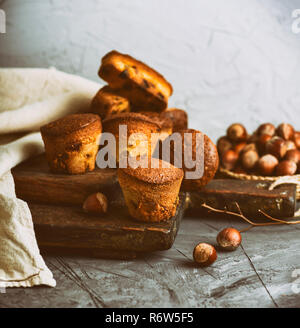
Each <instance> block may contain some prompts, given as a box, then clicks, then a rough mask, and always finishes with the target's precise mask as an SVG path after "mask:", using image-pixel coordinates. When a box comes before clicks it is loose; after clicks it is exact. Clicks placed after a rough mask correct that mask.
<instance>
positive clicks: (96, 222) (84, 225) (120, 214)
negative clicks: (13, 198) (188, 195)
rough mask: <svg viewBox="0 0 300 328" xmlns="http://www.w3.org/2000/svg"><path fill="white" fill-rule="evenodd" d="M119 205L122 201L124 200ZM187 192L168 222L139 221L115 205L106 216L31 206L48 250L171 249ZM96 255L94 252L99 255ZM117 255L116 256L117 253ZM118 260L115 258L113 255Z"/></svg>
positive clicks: (41, 241) (37, 230)
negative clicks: (60, 248) (61, 248)
mask: <svg viewBox="0 0 300 328" xmlns="http://www.w3.org/2000/svg"><path fill="white" fill-rule="evenodd" d="M118 199H119V202H121V201H120V198H118ZM184 206H185V193H181V194H180V195H179V205H178V207H177V211H176V214H175V216H174V217H172V218H171V219H170V220H168V221H164V222H154V223H153V222H149V223H146V222H139V221H136V220H134V219H133V218H131V217H130V215H129V213H128V210H127V207H126V206H125V204H123V206H118V207H117V206H116V207H114V206H112V204H109V211H108V213H106V214H105V215H104V216H101V217H99V216H97V215H92V214H90V213H84V212H83V210H82V208H81V207H76V206H68V207H67V206H54V205H45V204H33V203H29V208H30V211H31V214H32V218H33V222H34V229H35V233H36V237H37V240H38V242H39V245H41V246H48V247H51V246H52V247H63V248H82V249H87V250H88V252H89V251H90V249H94V251H95V252H97V253H98V255H99V256H101V250H106V252H104V253H105V257H107V254H108V253H107V251H109V250H111V251H118V252H119V253H120V254H121V255H120V256H121V257H124V256H125V255H124V251H125V252H131V253H129V254H130V257H133V255H134V252H137V253H139V252H145V251H148V252H149V251H154V250H165V249H169V248H170V247H171V246H172V244H173V242H174V240H175V238H176V234H177V231H178V229H179V226H180V221H181V219H182V217H183V214H184ZM95 252H94V253H95ZM113 254H114V253H113ZM113 257H115V256H113Z"/></svg>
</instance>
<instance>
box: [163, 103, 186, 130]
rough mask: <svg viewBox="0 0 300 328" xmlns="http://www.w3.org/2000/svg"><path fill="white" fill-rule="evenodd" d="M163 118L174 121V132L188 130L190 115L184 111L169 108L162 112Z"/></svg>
mask: <svg viewBox="0 0 300 328" xmlns="http://www.w3.org/2000/svg"><path fill="white" fill-rule="evenodd" d="M161 117H164V118H168V119H170V120H171V121H172V124H173V132H178V131H180V130H185V129H187V128H188V115H187V113H186V112H185V111H184V110H183V109H178V108H168V109H166V110H165V111H163V112H161Z"/></svg>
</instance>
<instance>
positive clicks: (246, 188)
mask: <svg viewBox="0 0 300 328" xmlns="http://www.w3.org/2000/svg"><path fill="white" fill-rule="evenodd" d="M269 186H270V183H269V182H265V181H246V180H234V179H214V180H212V181H210V182H209V183H208V185H206V186H205V187H203V188H202V189H200V190H199V191H196V192H190V193H189V199H190V206H189V209H190V210H189V211H188V214H190V215H192V216H194V215H196V216H198V215H199V214H202V213H203V207H202V206H201V205H202V204H203V203H206V204H207V205H209V206H212V207H214V208H217V209H222V210H225V209H227V210H228V211H232V212H238V208H237V206H236V203H238V204H239V207H240V209H241V211H242V212H243V214H244V215H249V216H251V217H255V218H256V217H260V216H262V215H261V214H260V212H259V210H263V211H264V212H265V213H268V214H269V215H271V216H273V217H285V218H287V217H293V216H294V213H295V208H296V203H297V201H296V186H295V185H282V186H279V187H277V188H276V189H274V190H269Z"/></svg>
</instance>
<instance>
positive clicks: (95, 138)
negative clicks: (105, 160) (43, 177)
mask: <svg viewBox="0 0 300 328" xmlns="http://www.w3.org/2000/svg"><path fill="white" fill-rule="evenodd" d="M101 131H102V125H101V119H100V117H99V116H98V115H95V114H73V115H67V116H65V117H63V118H61V119H58V120H56V121H53V122H51V123H48V124H46V125H44V126H42V127H41V134H42V138H43V141H44V144H45V151H46V157H47V161H48V164H49V167H50V169H51V171H53V172H55V173H69V174H80V173H84V172H87V171H92V170H94V168H95V161H96V156H97V152H98V147H99V140H100V136H101Z"/></svg>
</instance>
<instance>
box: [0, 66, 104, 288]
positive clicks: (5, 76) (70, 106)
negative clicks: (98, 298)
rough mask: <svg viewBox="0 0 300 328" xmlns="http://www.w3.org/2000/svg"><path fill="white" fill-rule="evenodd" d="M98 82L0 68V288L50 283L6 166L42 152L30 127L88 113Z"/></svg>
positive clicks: (27, 214) (28, 218)
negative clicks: (76, 114)
mask: <svg viewBox="0 0 300 328" xmlns="http://www.w3.org/2000/svg"><path fill="white" fill-rule="evenodd" d="M100 87H101V85H100V84H98V83H96V82H93V81H90V80H87V79H84V78H82V77H79V76H75V75H72V74H67V73H63V72H60V71H58V70H56V69H55V68H50V69H38V68H33V69H31V68H0V287H20V286H21V287H31V286H35V285H48V286H51V287H55V285H56V281H55V279H54V278H53V275H52V272H51V271H50V270H49V268H48V267H47V266H46V264H45V262H44V260H43V258H42V256H41V254H40V251H39V248H38V245H37V241H36V238H35V233H34V228H33V222H32V217H31V213H30V210H29V208H28V205H27V203H26V202H24V201H22V200H20V199H18V198H17V197H16V193H15V187H14V181H13V176H12V174H11V172H10V169H11V168H12V167H14V166H16V165H17V164H19V163H20V162H22V161H24V160H26V159H28V158H29V157H31V156H34V155H38V154H40V153H42V152H43V151H44V145H43V141H42V138H41V135H40V133H39V132H34V131H38V130H39V127H40V126H41V125H43V124H46V123H48V122H50V121H53V120H55V119H57V118H59V117H62V116H65V115H67V114H71V113H77V112H87V111H88V110H89V105H90V102H91V99H92V97H93V96H94V95H95V94H96V92H97V91H98V90H99V88H100Z"/></svg>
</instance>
